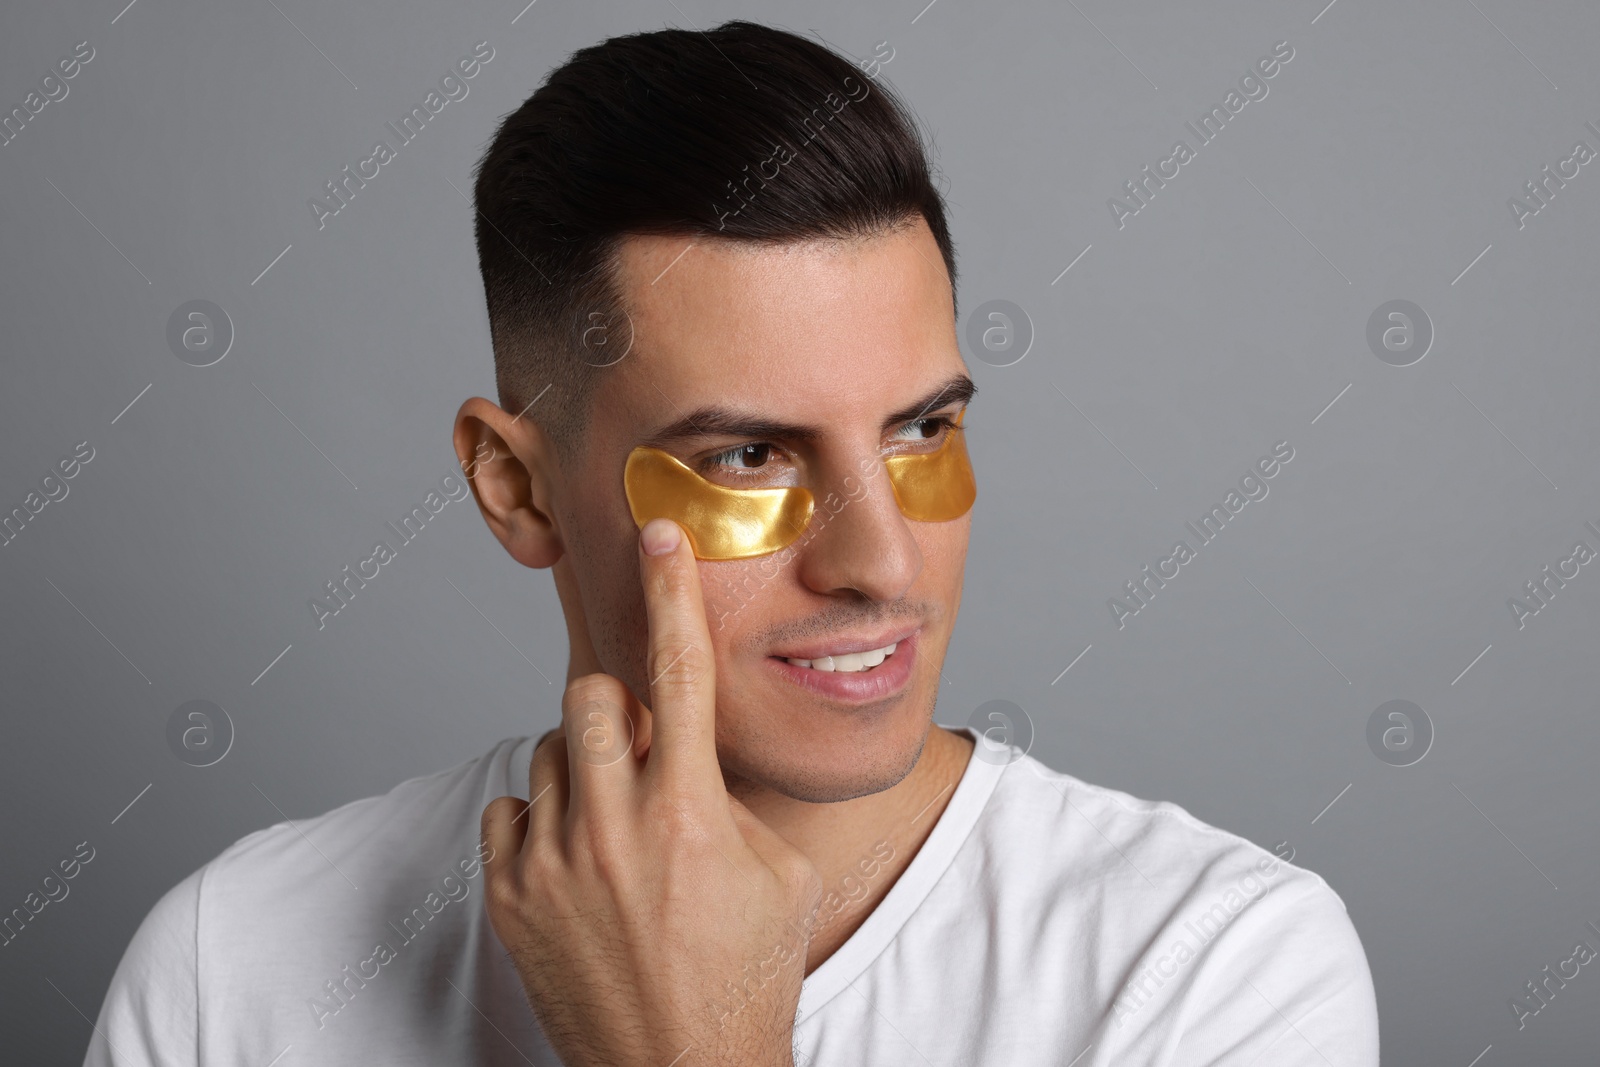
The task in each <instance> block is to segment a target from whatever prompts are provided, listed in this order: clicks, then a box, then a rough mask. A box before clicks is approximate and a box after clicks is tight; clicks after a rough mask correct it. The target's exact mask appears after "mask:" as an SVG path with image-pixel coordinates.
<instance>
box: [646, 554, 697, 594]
mask: <svg viewBox="0 0 1600 1067" xmlns="http://www.w3.org/2000/svg"><path fill="white" fill-rule="evenodd" d="M698 580H699V575H698V574H696V573H695V572H694V571H693V570H691V569H690V568H688V567H686V566H684V565H683V564H682V563H681V562H680V561H679V560H678V559H677V558H676V557H675V556H672V557H668V558H667V559H665V560H663V561H662V565H661V566H660V567H658V568H657V569H656V572H655V574H654V575H652V576H651V581H650V584H651V585H653V586H655V591H656V595H657V596H659V597H662V598H664V599H666V600H671V601H677V600H681V599H683V598H685V597H687V596H688V595H689V594H690V593H691V592H693V591H694V587H695V584H696V582H697V581H698Z"/></svg>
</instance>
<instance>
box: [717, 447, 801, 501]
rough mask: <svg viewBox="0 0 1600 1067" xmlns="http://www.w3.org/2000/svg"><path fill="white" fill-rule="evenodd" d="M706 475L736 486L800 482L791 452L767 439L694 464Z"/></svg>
mask: <svg viewBox="0 0 1600 1067" xmlns="http://www.w3.org/2000/svg"><path fill="white" fill-rule="evenodd" d="M690 466H692V467H693V468H694V469H695V470H696V471H697V472H698V473H699V474H700V476H701V477H702V478H705V479H707V480H708V481H711V482H715V483H717V484H719V485H725V486H728V487H729V488H732V489H763V488H775V487H778V486H783V485H791V484H798V481H797V478H798V472H797V471H796V470H795V465H794V464H793V463H792V462H791V461H790V457H789V453H787V452H786V451H784V449H783V448H782V447H781V446H779V445H775V444H772V443H770V442H767V441H746V442H744V443H742V444H737V445H734V446H733V447H731V448H725V449H723V450H722V451H721V452H715V453H713V454H711V455H709V456H706V457H705V458H704V459H702V460H699V461H698V462H692V463H690Z"/></svg>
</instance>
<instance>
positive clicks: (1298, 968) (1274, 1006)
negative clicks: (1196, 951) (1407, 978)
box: [1172, 872, 1378, 1067]
mask: <svg viewBox="0 0 1600 1067" xmlns="http://www.w3.org/2000/svg"><path fill="white" fill-rule="evenodd" d="M1300 873H1301V875H1302V877H1299V878H1296V879H1293V880H1290V881H1288V882H1285V883H1283V884H1280V885H1277V886H1274V887H1273V889H1272V891H1271V892H1269V893H1267V894H1265V895H1264V896H1262V897H1261V899H1259V900H1257V901H1256V902H1254V903H1253V904H1252V905H1251V906H1250V907H1248V908H1246V909H1245V910H1244V912H1243V913H1242V914H1240V915H1239V917H1238V918H1236V919H1235V920H1233V922H1232V923H1231V924H1230V925H1229V926H1228V928H1227V930H1226V931H1225V932H1224V933H1223V934H1222V935H1220V936H1219V937H1218V938H1217V940H1216V942H1215V943H1214V944H1212V945H1211V946H1209V948H1210V951H1209V952H1208V953H1206V954H1205V955H1203V956H1202V974H1200V975H1197V978H1199V979H1200V980H1199V981H1197V983H1196V988H1195V996H1194V997H1193V998H1192V999H1191V1000H1190V1003H1189V1004H1188V1005H1187V1010H1186V1011H1185V1012H1184V1014H1185V1016H1186V1020H1185V1025H1184V1026H1183V1028H1182V1030H1181V1033H1180V1036H1179V1039H1178V1044H1177V1050H1176V1052H1177V1054H1176V1055H1175V1056H1174V1057H1173V1058H1172V1062H1173V1063H1182V1064H1185V1065H1192V1067H1213V1065H1215V1067H1222V1065H1224V1064H1240V1063H1261V1064H1267V1063H1270V1064H1272V1065H1273V1067H1330V1065H1332V1067H1378V1008H1377V1001H1376V998H1375V997H1374V994H1373V988H1372V972H1371V970H1370V969H1369V968H1368V965H1367V957H1366V953H1365V952H1364V951H1363V950H1362V947H1361V939H1360V937H1359V936H1358V935H1357V934H1356V928H1355V924H1354V923H1352V922H1351V921H1350V917H1349V915H1348V914H1346V912H1345V907H1344V902H1343V901H1342V900H1340V899H1339V896H1338V894H1337V893H1335V892H1334V891H1333V890H1332V889H1331V888H1330V887H1329V886H1328V885H1327V883H1326V882H1324V881H1322V879H1320V878H1318V877H1316V876H1315V875H1313V874H1310V872H1300ZM1206 957H1209V958H1206Z"/></svg>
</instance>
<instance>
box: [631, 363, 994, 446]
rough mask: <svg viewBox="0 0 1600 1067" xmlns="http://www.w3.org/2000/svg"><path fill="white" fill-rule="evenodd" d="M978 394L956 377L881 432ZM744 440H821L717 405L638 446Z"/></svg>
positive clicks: (812, 432)
mask: <svg viewBox="0 0 1600 1067" xmlns="http://www.w3.org/2000/svg"><path fill="white" fill-rule="evenodd" d="M977 394H978V386H977V384H976V383H974V382H973V380H972V379H971V378H969V377H967V376H966V375H965V374H957V375H954V376H953V377H951V378H949V379H947V380H945V381H944V382H943V383H942V384H940V385H939V386H937V387H936V388H934V389H933V390H932V391H931V392H929V393H927V394H926V395H924V396H923V397H922V398H921V399H919V400H917V401H916V402H915V403H912V404H908V405H906V406H905V407H903V408H901V409H900V410H898V411H895V412H891V413H890V414H889V415H888V416H886V417H885V418H884V420H883V426H882V429H883V430H884V431H888V430H890V429H891V428H893V427H895V426H898V425H900V424H901V423H904V422H910V421H912V420H913V419H920V418H922V417H923V416H924V415H926V414H927V413H928V412H930V411H932V410H934V409H935V408H941V407H947V406H948V405H950V404H966V403H969V402H971V400H972V398H973V397H974V396H976V395H977ZM723 436H726V437H747V438H776V439H779V440H785V441H799V442H806V443H810V442H813V441H816V440H818V439H820V438H821V437H822V430H821V429H820V428H818V427H816V426H808V425H805V424H803V423H796V422H784V421H782V420H780V419H772V418H768V417H766V416H764V415H756V414H752V413H750V412H745V411H738V410H736V409H733V408H728V407H722V406H719V405H715V404H713V405H708V406H706V407H701V408H696V409H695V410H694V411H691V412H690V413H689V414H687V415H685V416H684V417H683V418H681V419H679V420H677V421H676V422H673V423H670V424H668V425H667V426H664V427H662V428H661V429H659V430H657V431H655V432H654V433H652V434H650V435H648V436H647V437H645V438H644V439H643V440H641V441H640V442H639V443H640V444H641V445H647V446H649V447H651V448H665V447H666V446H667V445H669V444H675V443H678V442H681V441H687V440H691V439H693V438H696V437H723Z"/></svg>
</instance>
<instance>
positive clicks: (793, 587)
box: [555, 218, 971, 802]
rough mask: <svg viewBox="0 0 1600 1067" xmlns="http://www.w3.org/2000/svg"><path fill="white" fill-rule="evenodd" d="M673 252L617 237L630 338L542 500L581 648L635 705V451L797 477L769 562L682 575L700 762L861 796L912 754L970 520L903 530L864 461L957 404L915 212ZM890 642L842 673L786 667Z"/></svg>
mask: <svg viewBox="0 0 1600 1067" xmlns="http://www.w3.org/2000/svg"><path fill="white" fill-rule="evenodd" d="M689 245H690V241H689V240H688V239H686V238H682V237H633V238H630V239H628V241H627V242H626V244H625V245H624V248H623V251H622V257H621V268H620V270H621V275H620V276H621V280H622V282H623V285H624V289H625V292H626V293H627V295H628V302H629V307H630V314H631V318H632V327H633V338H632V347H631V349H630V351H629V353H628V355H627V356H626V358H624V359H623V360H622V361H621V362H619V363H617V364H616V365H614V366H612V367H609V368H607V369H605V370H604V371H602V372H601V374H602V377H601V379H600V382H599V384H598V386H597V388H596V390H595V394H594V405H593V409H592V415H591V419H590V423H589V428H588V431H587V438H586V443H585V446H584V448H583V449H582V451H581V452H580V454H579V455H578V456H577V458H576V459H575V460H573V464H574V465H573V466H569V467H567V468H566V469H565V471H564V477H563V479H562V480H563V482H564V483H565V485H566V491H565V492H564V493H563V494H562V497H563V499H560V500H558V501H556V502H555V509H556V511H557V513H558V517H559V522H560V525H561V528H562V530H563V531H564V543H565V547H566V550H567V552H568V554H569V557H568V558H569V562H570V565H571V567H572V572H573V575H574V577H575V578H576V580H577V583H578V586H579V588H580V590H581V595H582V601H583V609H584V614H585V616H586V618H587V621H588V630H589V638H590V641H591V642H592V644H593V646H594V649H595V652H596V654H597V656H598V657H599V660H600V664H601V666H602V668H603V669H604V670H605V671H606V673H608V674H612V675H614V676H615V677H618V678H620V679H621V680H622V681H624V682H625V683H627V684H628V686H629V687H630V688H631V689H632V690H633V692H634V693H635V695H637V696H638V697H639V699H640V700H641V701H643V702H644V703H645V704H646V705H648V703H649V679H648V678H647V677H646V676H645V649H646V647H647V645H646V634H647V629H646V623H645V609H644V600H643V591H642V589H641V587H640V582H639V572H638V565H637V555H636V553H637V548H636V545H637V540H638V530H637V527H636V526H635V524H634V522H633V519H632V517H631V515H630V513H629V509H628V503H627V499H626V496H625V495H624V491H623V479H622V471H623V466H624V464H625V462H626V460H627V457H628V454H629V452H631V451H632V450H633V448H634V447H635V446H637V445H640V444H650V445H654V446H656V447H659V448H662V449H664V450H665V451H667V452H670V453H671V454H672V455H674V456H676V457H677V458H678V459H680V460H682V461H684V462H685V463H687V464H688V465H689V466H690V467H691V468H693V469H695V470H696V471H697V472H699V473H700V474H701V475H702V476H704V477H706V478H707V479H708V480H710V481H712V482H715V483H717V484H721V485H727V486H732V487H736V488H763V487H773V486H787V485H804V486H805V487H807V488H808V489H809V490H810V491H811V493H812V495H813V497H814V499H815V504H816V509H815V512H814V514H813V516H812V519H811V524H810V525H809V526H808V527H807V529H806V531H805V532H804V533H803V534H802V535H801V537H800V538H799V539H798V540H797V541H796V542H795V543H794V544H793V545H791V546H790V548H789V549H786V550H784V551H782V552H779V553H775V554H773V555H769V556H764V557H757V558H753V559H742V560H729V561H707V560H702V561H700V562H699V564H698V565H699V569H700V581H701V585H702V587H703V590H704V594H705V606H706V619H707V625H708V627H709V629H710V632H711V640H712V644H713V646H714V648H715V650H716V670H717V679H716V681H717V750H718V754H719V757H720V759H721V762H722V766H723V769H724V772H725V774H726V775H727V776H728V777H729V784H730V786H733V785H734V780H735V779H744V780H746V781H747V782H749V783H750V784H752V785H755V786H759V787H764V788H767V789H771V790H774V791H776V792H779V793H782V794H784V795H787V796H791V797H795V798H797V799H802V800H809V801H818V802H822V801H837V800H844V799H849V798H851V797H855V796H862V795H865V794H868V793H874V792H878V791H880V790H883V789H886V788H888V787H890V786H892V785H894V784H895V783H896V782H898V781H899V780H900V779H901V778H902V777H904V776H905V774H906V773H907V772H909V771H910V770H911V768H912V767H913V766H914V765H915V763H916V760H917V757H918V755H919V753H920V752H921V749H922V745H923V742H924V740H925V738H926V736H927V731H928V729H929V724H930V722H931V719H932V715H933V709H934V702H935V699H936V697H937V695H938V690H939V683H940V673H939V668H940V665H941V664H942V662H943V660H944V654H945V648H946V646H947V644H948V642H949V640H950V632H951V628H952V627H953V625H954V623H955V619H956V612H957V609H958V607H959V605H960V602H961V579H962V572H963V568H964V566H965V561H966V551H967V536H968V532H969V529H970V522H971V516H970V513H969V514H968V515H965V516H962V517H961V518H959V519H955V520H952V521H949V522H917V521H913V520H911V519H907V518H905V517H904V516H903V515H901V513H900V511H899V508H898V506H897V505H896V503H895V497H894V493H893V490H892V488H891V486H890V483H889V480H888V477H887V475H886V473H885V472H884V469H883V467H882V465H881V463H879V462H878V461H879V460H881V459H882V458H886V457H888V456H891V455H896V454H906V453H914V452H927V451H931V450H932V448H934V447H936V446H937V445H938V444H939V443H940V442H941V441H942V440H943V439H944V435H945V434H947V433H948V432H949V431H948V430H947V429H944V423H945V420H954V418H955V417H956V416H957V415H959V414H960V412H961V411H962V409H963V407H964V405H965V400H966V397H967V395H968V394H967V389H968V388H970V382H969V380H968V379H967V376H966V372H965V367H964V364H963V362H962V358H961V353H960V349H959V347H958V345H957V341H956V334H955V326H954V321H953V319H954V311H953V307H952V303H951V299H952V297H951V288H950V281H949V276H948V274H947V273H946V271H945V269H944V263H943V260H942V258H941V256H940V253H939V248H938V245H937V243H936V242H935V241H934V238H933V235H932V233H931V232H930V231H929V229H928V227H927V225H926V224H925V223H924V222H923V221H922V220H921V219H920V218H919V219H917V220H916V223H915V225H913V226H908V227H906V228H903V229H901V230H898V231H896V232H893V233H890V234H885V235H882V236H878V237H873V238H869V239H866V240H861V241H855V242H849V243H838V242H815V243H803V244H789V245H782V246H759V245H752V244H748V243H733V242H726V241H718V240H705V239H702V240H698V241H696V242H694V243H693V245H692V247H688V250H687V251H686V252H685V248H686V246H689ZM732 420H737V422H738V423H742V424H745V425H735V424H734V423H733V421H732ZM757 424H765V425H757ZM891 643H894V644H895V645H896V647H895V650H894V652H893V653H892V654H890V655H889V656H888V657H887V658H885V659H884V660H883V662H882V663H880V664H879V665H877V666H875V667H872V668H871V669H868V670H865V671H863V672H860V673H855V672H848V671H834V672H831V673H830V672H826V671H822V670H818V669H816V668H814V667H802V666H797V665H795V664H793V663H790V662H788V661H787V660H788V659H818V658H821V657H822V656H823V655H825V654H829V653H836V652H838V653H844V652H851V651H867V650H871V649H880V648H882V647H883V646H886V645H889V644H891ZM872 658H873V656H872V655H871V654H869V655H868V656H867V660H868V661H870V660H871V659H872ZM843 665H844V666H850V665H851V661H849V660H846V661H845V663H844V664H843Z"/></svg>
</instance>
